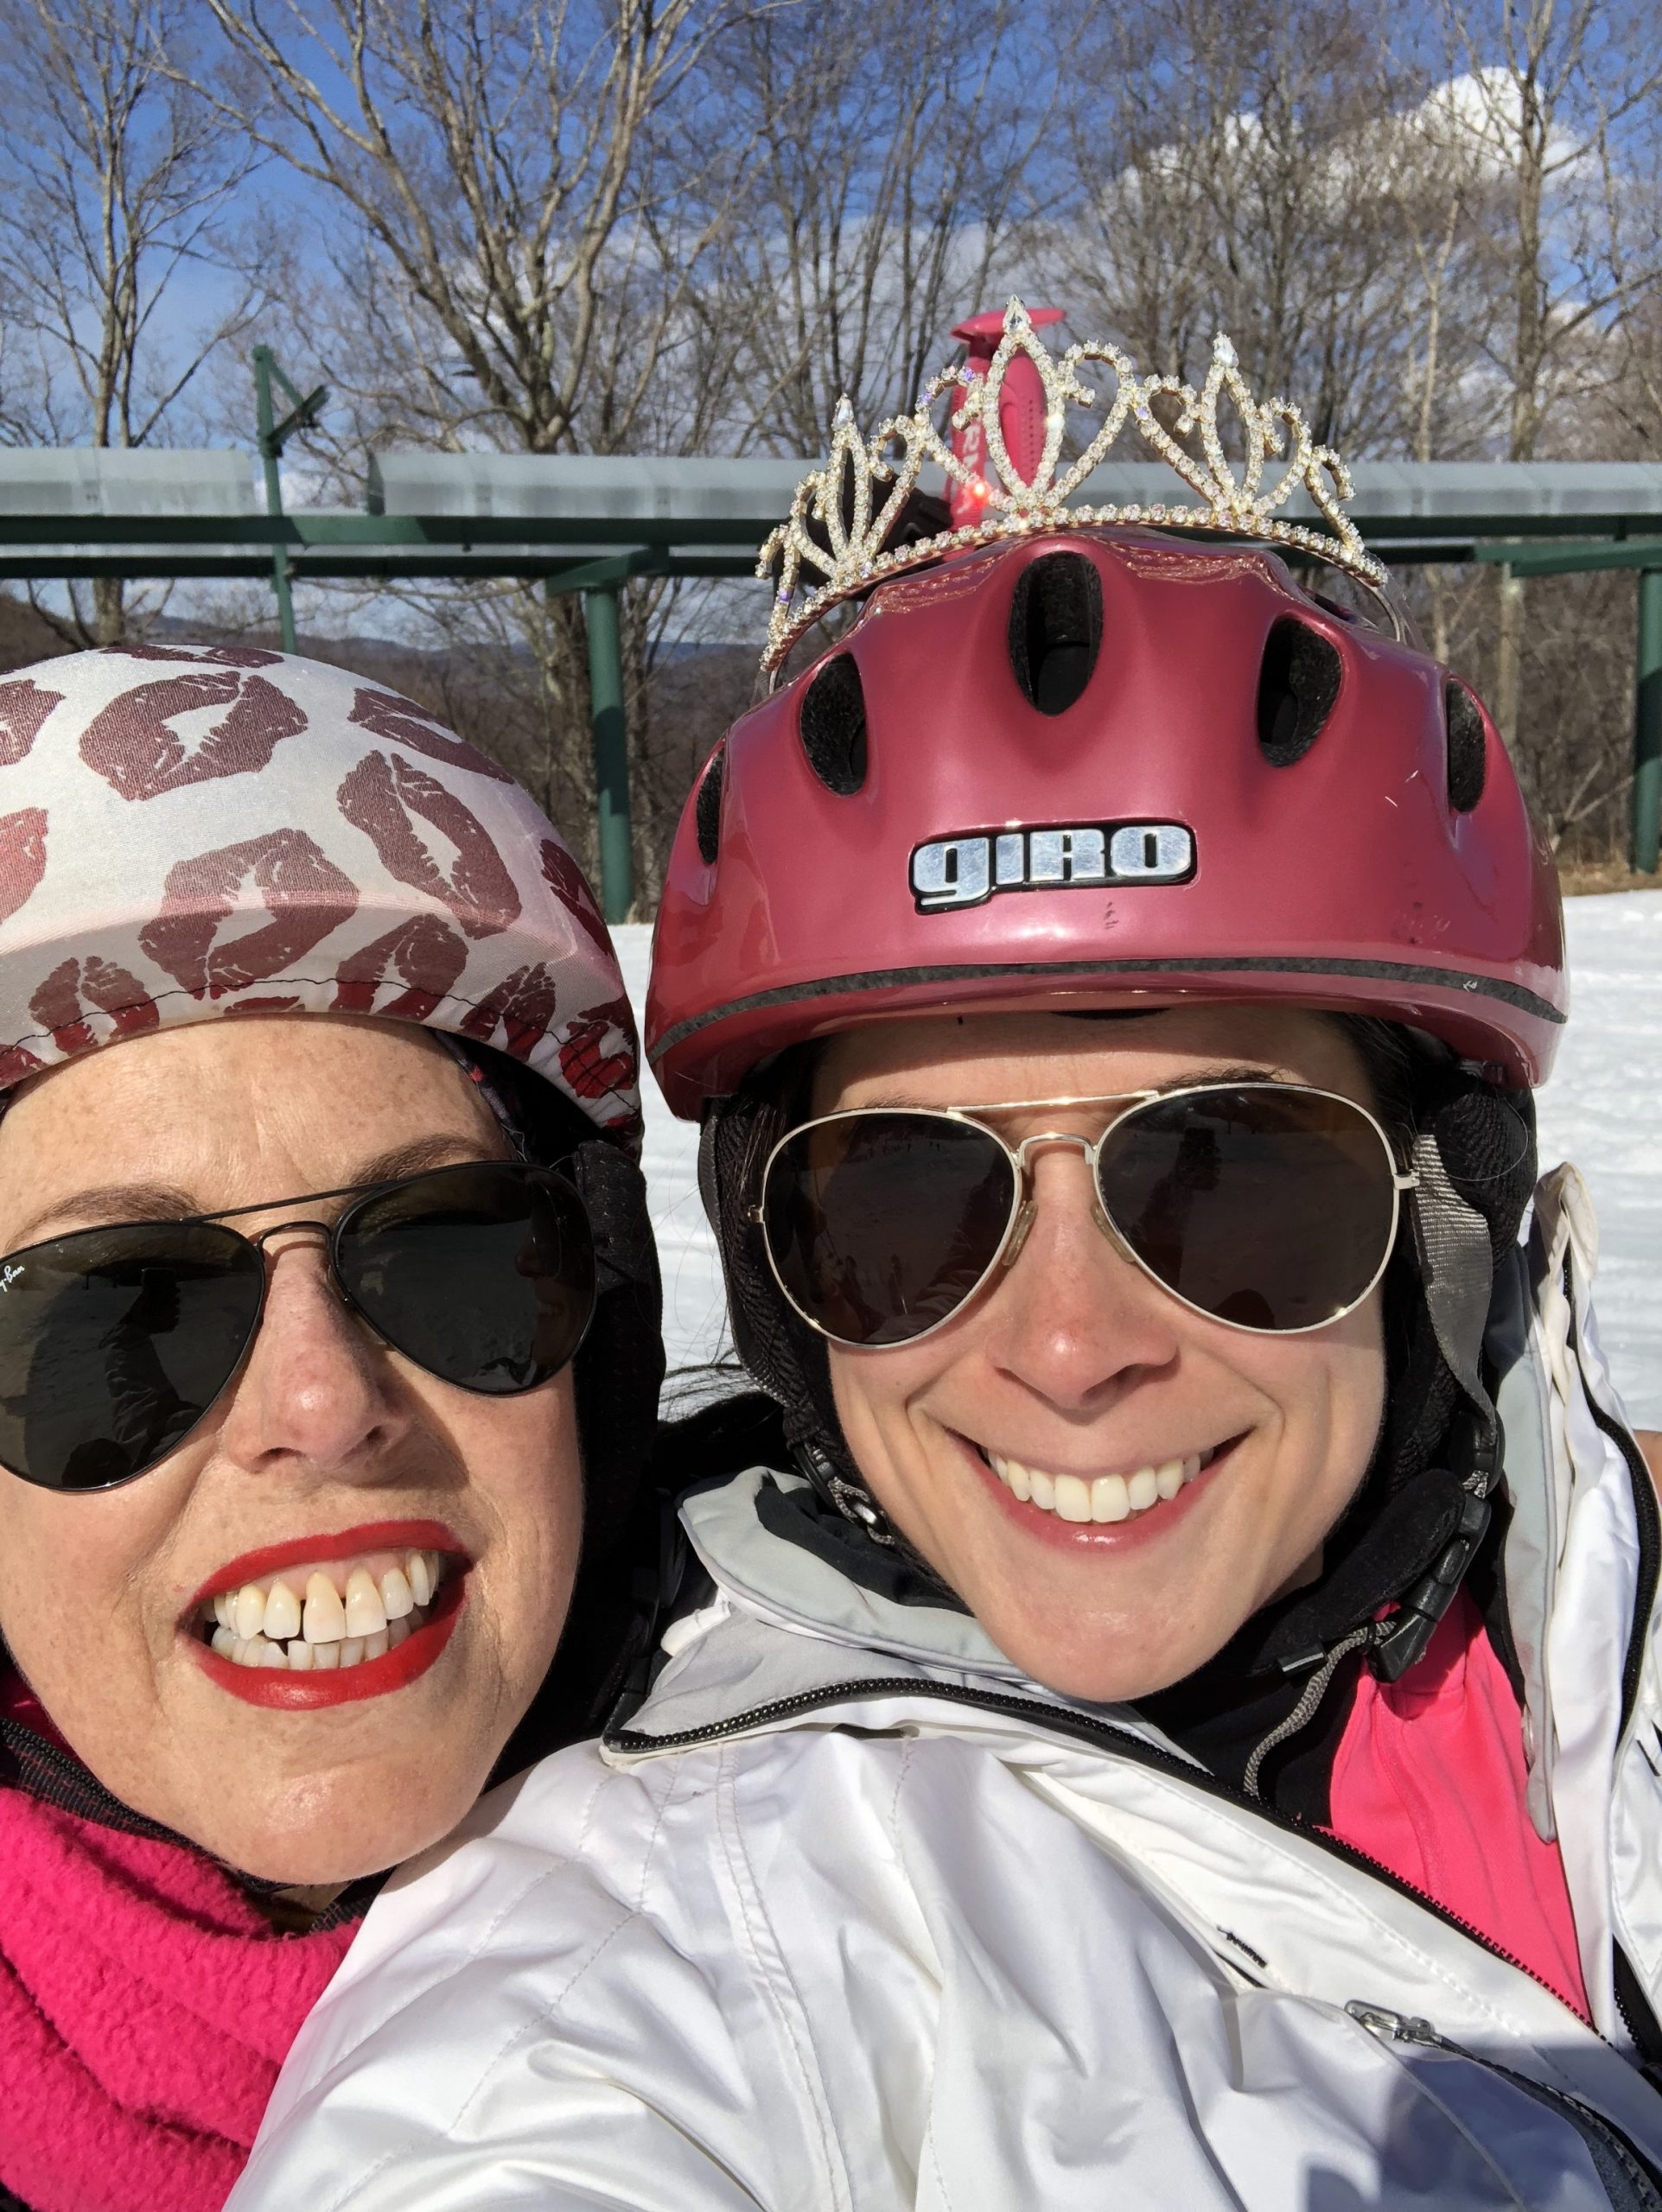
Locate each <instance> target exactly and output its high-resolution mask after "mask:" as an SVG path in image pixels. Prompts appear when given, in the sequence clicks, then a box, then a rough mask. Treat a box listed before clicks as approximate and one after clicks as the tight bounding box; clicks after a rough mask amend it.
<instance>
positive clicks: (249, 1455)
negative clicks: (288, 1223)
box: [220, 1232, 409, 1479]
mask: <svg viewBox="0 0 1662 2212" xmlns="http://www.w3.org/2000/svg"><path fill="white" fill-rule="evenodd" d="M264 1250H265V1255H266V1268H267V1282H266V1290H265V1309H264V1315H263V1317H262V1319H261V1321H260V1326H259V1333H258V1336H257V1337H256V1338H255V1339H254V1345H253V1350H252V1352H251V1353H250V1354H249V1357H248V1362H247V1364H246V1365H245V1367H244V1369H243V1371H242V1373H241V1375H240V1376H239V1377H238V1379H237V1382H236V1384H235V1386H234V1389H233V1392H232V1400H231V1405H230V1408H229V1410H228V1412H227V1413H226V1417H225V1420H224V1421H223V1422H222V1423H221V1424H220V1448H221V1450H222V1451H224V1452H226V1455H227V1456H228V1457H229V1458H230V1459H233V1460H234V1461H236V1462H237V1464H238V1465H240V1466H243V1467H245V1468H248V1469H249V1470H251V1471H260V1472H280V1471H283V1469H285V1468H290V1467H291V1468H293V1469H294V1470H295V1471H300V1470H302V1469H303V1468H315V1469H318V1470H321V1471H328V1473H329V1474H331V1475H333V1476H334V1477H336V1478H340V1477H341V1476H346V1477H348V1478H351V1477H353V1476H354V1475H355V1476H356V1477H358V1478H360V1479H365V1478H368V1477H369V1476H370V1475H371V1473H372V1472H373V1470H374V1469H375V1468H376V1467H377V1466H378V1465H380V1464H381V1463H382V1461H383V1460H384V1459H385V1451H386V1446H388V1445H389V1444H391V1443H392V1441H393V1440H394V1439H395V1438H396V1437H397V1435H398V1433H400V1431H401V1430H402V1429H403V1428H404V1427H405V1426H407V1422H408V1419H409V1416H408V1414H406V1413H405V1412H404V1410H403V1409H402V1406H401V1402H400V1399H399V1397H398V1395H397V1394H396V1389H395V1386H394V1384H393V1382H392V1376H391V1373H390V1371H389V1369H388V1364H387V1362H386V1360H385V1356H384V1355H383V1354H382V1353H381V1351H380V1350H379V1347H378V1346H377V1345H376V1344H375V1343H374V1341H373V1339H372V1338H371V1337H370V1336H369V1334H368V1332H367V1331H366V1329H365V1327H364V1326H363V1325H362V1324H361V1323H360V1321H359V1320H358V1319H356V1317H355V1316H354V1315H353V1313H350V1312H349V1311H348V1309H347V1306H345V1305H344V1304H343V1303H342V1302H341V1297H340V1294H339V1293H338V1292H337V1291H336V1289H335V1287H334V1284H333V1282H332V1281H330V1279H329V1275H328V1262H327V1255H326V1253H325V1251H324V1249H323V1247H322V1241H321V1239H320V1238H319V1237H318V1236H315V1235H314V1234H310V1233H307V1232H299V1233H296V1234H294V1235H290V1234H289V1233H288V1232H282V1233H281V1234H280V1235H279V1236H276V1237H274V1239H273V1241H272V1242H271V1243H270V1244H267V1245H266V1246H265V1247H264Z"/></svg>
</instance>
